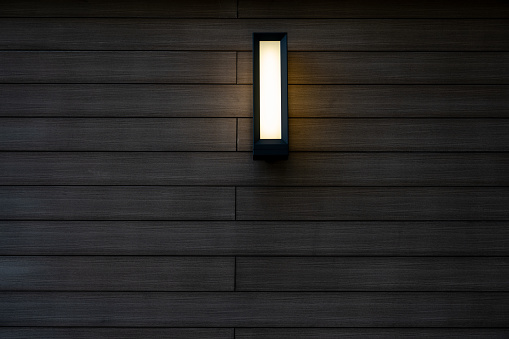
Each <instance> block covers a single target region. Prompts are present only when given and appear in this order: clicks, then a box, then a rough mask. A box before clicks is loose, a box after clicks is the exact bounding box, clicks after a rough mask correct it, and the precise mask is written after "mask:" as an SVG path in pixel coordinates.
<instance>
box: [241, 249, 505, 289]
mask: <svg viewBox="0 0 509 339" xmlns="http://www.w3.org/2000/svg"><path fill="white" fill-rule="evenodd" d="M508 280H509V259H508V258H471V257H470V258H411V257H410V258H394V257H392V258H391V257H388V258H387V257H386V258H373V257H369V258H355V257H346V258H338V257H335V258H330V257H327V258H316V257H300V258H295V257H286V258H274V257H268V258H260V257H238V258H237V260H236V283H235V286H236V290H237V291H425V292H427V291H439V292H440V291H478V292H483V291H491V292H495V291H504V292H507V291H508V290H509V285H508V284H507V281H508Z"/></svg>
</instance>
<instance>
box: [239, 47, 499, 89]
mask: <svg viewBox="0 0 509 339" xmlns="http://www.w3.org/2000/svg"><path fill="white" fill-rule="evenodd" d="M508 64H509V53H475V52H472V53H444V52H429V53H421V52H415V53H413V52H412V53H407V52H322V53H309V52H289V53H288V83H289V84H296V85H305V84H316V85H321V84H362V85H367V84H370V85H374V84H387V85H396V84H434V85H445V84H455V85H458V84H465V85H474V84H484V85H487V84H508V83H509V67H508V66H507V65H508ZM252 73H253V66H252V53H248V52H239V53H238V62H237V83H239V84H250V83H252V81H253V80H252V77H253V74H252Z"/></svg>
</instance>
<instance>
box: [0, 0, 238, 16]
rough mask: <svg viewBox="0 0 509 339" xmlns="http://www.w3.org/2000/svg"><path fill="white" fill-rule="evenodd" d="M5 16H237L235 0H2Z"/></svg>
mask: <svg viewBox="0 0 509 339" xmlns="http://www.w3.org/2000/svg"><path fill="white" fill-rule="evenodd" d="M0 13H2V17H24V18H25V17H50V18H54V17H84V18H86V17H108V18H109V17H135V18H139V17H156V18H161V17H165V18H182V17H184V18H185V17H190V18H197V17H198V18H235V17H236V16H237V4H236V2H235V0H192V1H144V2H139V1H136V0H123V1H122V0H114V1H101V0H87V1H80V2H76V1H71V2H69V1H65V0H49V1H48V0H45V1H37V0H21V1H12V0H9V1H2V2H1V4H0Z"/></svg>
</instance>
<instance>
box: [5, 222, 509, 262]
mask: <svg viewBox="0 0 509 339" xmlns="http://www.w3.org/2000/svg"><path fill="white" fill-rule="evenodd" d="M0 255H189V256H193V255H259V256H267V255H268V256H274V255H284V256H292V255H295V256H509V222H507V221H471V222H467V221H461V222H458V221H454V222H451V221H421V222H416V221H405V222H403V221H374V222H369V221H368V222H366V221H362V222H359V221H336V222H323V221H297V222H282V221H277V222H263V221H235V222H234V221H228V222H226V221H221V222H214V221H93V222H91V221H0Z"/></svg>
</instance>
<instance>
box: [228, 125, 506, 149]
mask: <svg viewBox="0 0 509 339" xmlns="http://www.w3.org/2000/svg"><path fill="white" fill-rule="evenodd" d="M252 125H253V121H252V119H239V123H238V150H239V151H251V150H252V148H253V133H252V128H253V127H252ZM289 139H290V151H312V152H323V151H327V152H331V151H336V152H337V151H353V152H355V151H368V152H374V151H384V152H394V151H417V152H419V151H427V152H429V151H431V152H436V151H439V152H444V151H445V152H455V151H460V152H465V151H476V152H496V151H504V152H505V151H508V150H509V120H507V119H313V118H310V119H298V118H293V119H290V120H289Z"/></svg>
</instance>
